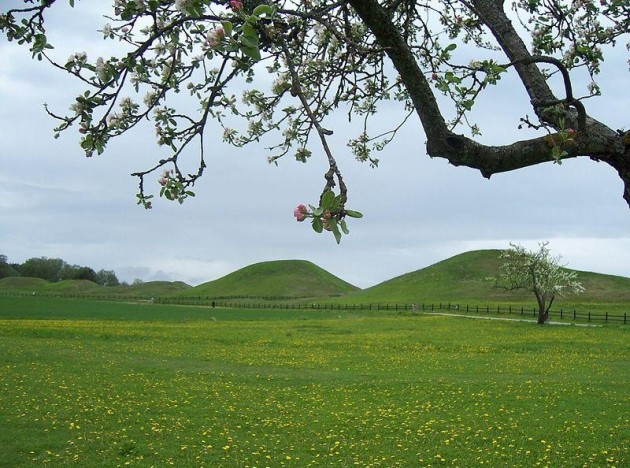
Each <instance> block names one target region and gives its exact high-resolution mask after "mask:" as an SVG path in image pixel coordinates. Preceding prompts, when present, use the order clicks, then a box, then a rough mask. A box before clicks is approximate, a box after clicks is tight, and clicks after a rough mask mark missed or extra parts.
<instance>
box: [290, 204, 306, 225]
mask: <svg viewBox="0 0 630 468" xmlns="http://www.w3.org/2000/svg"><path fill="white" fill-rule="evenodd" d="M307 213H308V211H306V207H305V206H304V205H301V204H300V205H298V206H296V207H295V208H294V210H293V216H295V219H296V220H297V221H300V222H301V221H304V220H305V219H306V214H307Z"/></svg>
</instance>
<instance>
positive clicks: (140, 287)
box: [106, 281, 191, 297]
mask: <svg viewBox="0 0 630 468" xmlns="http://www.w3.org/2000/svg"><path fill="white" fill-rule="evenodd" d="M190 288H191V286H190V285H189V284H186V283H184V282H183V281H147V282H146V283H139V284H132V285H128V286H112V287H110V288H107V291H106V292H107V294H109V295H113V296H133V297H160V296H171V295H174V294H179V293H181V292H182V291H187V290H189V289H190Z"/></svg>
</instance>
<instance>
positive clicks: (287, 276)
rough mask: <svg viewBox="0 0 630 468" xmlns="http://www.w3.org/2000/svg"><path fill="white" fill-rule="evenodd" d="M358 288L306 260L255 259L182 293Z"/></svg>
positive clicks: (308, 292)
mask: <svg viewBox="0 0 630 468" xmlns="http://www.w3.org/2000/svg"><path fill="white" fill-rule="evenodd" d="M358 289H359V288H357V287H356V286H353V285H351V284H350V283H347V282H346V281H343V280H342V279H340V278H338V277H336V276H334V275H333V274H331V273H329V272H327V271H326V270H324V269H322V268H320V267H318V266H317V265H314V264H313V263H311V262H307V261H304V260H278V261H272V262H262V263H256V264H254V265H250V266H247V267H245V268H242V269H240V270H237V271H235V272H233V273H230V274H228V275H226V276H224V277H222V278H219V279H218V280H215V281H210V282H208V283H204V284H201V285H199V286H197V287H194V288H191V289H189V290H187V291H186V292H184V293H183V294H182V295H186V296H203V297H206V296H207V297H243V298H246V297H247V298H253V297H265V298H284V297H292V298H293V297H294V298H299V297H329V296H338V295H343V294H347V293H349V292H353V291H357V290H358Z"/></svg>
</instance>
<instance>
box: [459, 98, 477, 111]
mask: <svg viewBox="0 0 630 468" xmlns="http://www.w3.org/2000/svg"><path fill="white" fill-rule="evenodd" d="M473 104H475V100H474V99H467V100H465V101H462V106H463V107H464V109H466V110H470V109H472V106H473Z"/></svg>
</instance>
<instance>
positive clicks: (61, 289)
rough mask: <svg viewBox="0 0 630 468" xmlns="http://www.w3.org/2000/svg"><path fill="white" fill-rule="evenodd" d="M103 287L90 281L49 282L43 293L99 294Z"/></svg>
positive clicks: (43, 288) (42, 289)
mask: <svg viewBox="0 0 630 468" xmlns="http://www.w3.org/2000/svg"><path fill="white" fill-rule="evenodd" d="M102 289H103V286H99V285H98V284H96V283H94V282H92V281H88V280H62V281H57V282H55V283H49V282H47V283H46V284H45V285H44V286H42V288H41V291H42V292H47V293H58V294H99V293H100V291H101V290H102Z"/></svg>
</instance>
